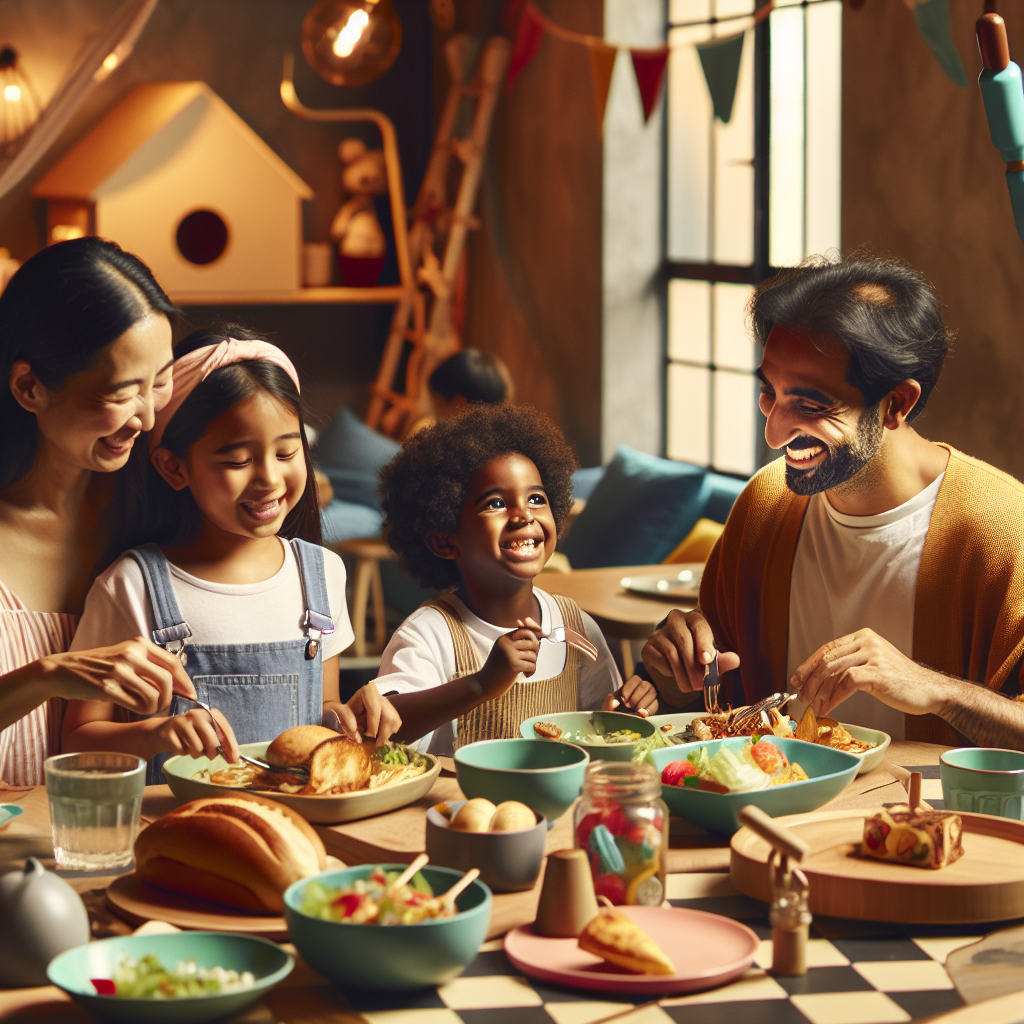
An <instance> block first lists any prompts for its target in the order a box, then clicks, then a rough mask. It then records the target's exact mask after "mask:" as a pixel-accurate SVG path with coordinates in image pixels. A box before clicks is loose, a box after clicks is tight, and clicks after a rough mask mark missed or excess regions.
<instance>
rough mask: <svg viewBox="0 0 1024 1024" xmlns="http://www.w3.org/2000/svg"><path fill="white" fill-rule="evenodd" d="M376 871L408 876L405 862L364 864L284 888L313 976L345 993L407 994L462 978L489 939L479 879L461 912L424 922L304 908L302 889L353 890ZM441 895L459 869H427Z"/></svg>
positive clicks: (459, 903) (296, 938) (487, 907)
mask: <svg viewBox="0 0 1024 1024" xmlns="http://www.w3.org/2000/svg"><path fill="white" fill-rule="evenodd" d="M376 867H382V868H384V869H386V870H388V871H404V870H405V869H406V868H407V867H408V865H407V864H361V865H360V866H359V867H354V868H343V869H340V870H338V871H325V872H323V873H322V874H319V875H316V876H315V877H314V878H304V879H302V881H299V882H295V883H294V884H293V885H291V886H289V887H288V889H287V890H285V894H284V918H285V921H287V922H288V937H289V938H290V939H291V940H292V942H293V943H294V944H295V948H296V949H297V950H298V951H299V953H300V954H301V956H302V959H303V960H305V961H306V963H308V964H309V966H310V967H312V968H313V970H315V971H319V972H320V973H321V974H322V975H323V976H324V977H325V978H329V979H330V980H331V981H333V982H334V983H335V984H337V985H341V986H342V987H344V988H363V989H378V990H387V991H389V992H408V991H411V990H413V989H418V988H428V987H430V986H431V985H443V984H444V983H445V982H446V981H451V979H452V978H454V977H456V976H457V975H459V974H461V973H462V972H463V971H464V970H465V969H466V966H467V965H468V964H469V962H470V961H471V960H472V959H473V958H474V957H475V956H476V954H477V950H478V949H479V948H480V945H481V943H483V941H484V940H485V939H486V938H487V928H488V926H489V925H490V923H491V890H490V889H488V888H487V886H486V885H484V884H483V882H481V881H480V880H479V879H477V880H476V881H474V882H471V883H470V885H469V887H468V888H467V889H465V890H464V891H463V892H462V893H461V895H459V896H458V897H457V898H456V900H455V906H456V907H457V908H458V911H459V912H458V913H457V914H456V915H455V916H454V917H439V918H434V919H433V920H430V921H420V922H419V923H418V924H393V925H383V924H345V923H344V922H342V921H321V920H320V919H319V918H316V917H307V916H306V915H305V914H303V913H302V911H301V910H299V907H300V905H301V903H302V890H303V889H305V887H306V886H307V885H308V884H309V883H310V882H312V881H317V882H319V883H320V884H321V885H324V886H327V887H328V888H331V889H340V888H345V887H347V886H351V885H352V884H353V883H354V882H355V881H356V880H357V879H360V878H366V877H367V876H368V875H369V874H370V873H371V872H372V871H373V870H374V868H376ZM423 875H424V876H425V877H426V879H427V881H428V882H429V883H430V887H431V888H432V889H433V890H434V892H435V893H437V894H438V895H441V893H443V892H447V890H448V889H450V888H451V887H452V886H453V885H454V884H455V883H456V882H457V881H458V880H459V879H460V878H461V877H462V872H461V871H452V870H451V869H450V868H436V867H426V868H424V869H423Z"/></svg>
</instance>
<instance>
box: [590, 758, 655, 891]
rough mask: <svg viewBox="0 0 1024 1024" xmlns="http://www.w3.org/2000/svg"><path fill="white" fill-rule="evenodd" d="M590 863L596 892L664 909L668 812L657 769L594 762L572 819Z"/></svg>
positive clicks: (635, 764)
mask: <svg viewBox="0 0 1024 1024" xmlns="http://www.w3.org/2000/svg"><path fill="white" fill-rule="evenodd" d="M573 823H574V826H575V837H576V844H577V845H578V846H579V847H581V848H582V849H584V850H586V851H587V853H588V855H589V857H590V870H591V872H592V874H593V876H594V891H595V892H596V893H597V895H598V896H607V897H608V899H609V900H610V901H611V902H612V903H614V904H616V905H619V906H621V905H622V904H627V903H628V904H640V905H642V906H648V907H656V906H660V905H661V902H662V900H663V899H664V897H665V861H666V852H667V850H668V808H667V807H666V806H665V803H664V801H663V800H662V799H661V779H660V778H659V777H658V772H657V769H656V768H655V767H654V765H651V764H646V763H636V762H633V761H592V762H591V763H590V765H589V766H588V767H587V773H586V776H585V777H584V780H583V793H582V795H581V797H580V801H579V803H578V804H577V805H576V811H575V814H574V817H573Z"/></svg>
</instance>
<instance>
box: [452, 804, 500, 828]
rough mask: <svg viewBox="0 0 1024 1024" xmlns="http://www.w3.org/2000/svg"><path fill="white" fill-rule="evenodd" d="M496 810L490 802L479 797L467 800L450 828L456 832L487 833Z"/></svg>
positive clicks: (453, 819)
mask: <svg viewBox="0 0 1024 1024" xmlns="http://www.w3.org/2000/svg"><path fill="white" fill-rule="evenodd" d="M495 810H496V808H495V806H494V804H492V803H491V801H490V800H488V799H486V798H485V797H482V796H478V797H474V798H473V799H472V800H467V801H466V802H465V803H464V804H463V805H462V807H460V808H459V811H458V813H457V814H456V815H455V817H454V818H452V821H451V824H450V825H449V826H448V827H449V828H450V829H454V830H455V831H456V832H487V831H489V830H490V827H491V819H492V818H493V817H494V812H495Z"/></svg>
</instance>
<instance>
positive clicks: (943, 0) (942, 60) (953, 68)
mask: <svg viewBox="0 0 1024 1024" xmlns="http://www.w3.org/2000/svg"><path fill="white" fill-rule="evenodd" d="M914 20H915V21H916V22H917V31H918V32H920V33H921V38H922V39H923V40H924V41H925V42H926V43H927V44H928V45H929V46H930V47H931V51H932V53H934V54H935V59H936V60H937V61H938V62H939V64H940V66H941V67H942V70H943V71H945V72H946V74H947V75H949V77H950V78H951V79H953V81H954V82H956V84H957V85H959V86H961V87H962V88H964V89H966V88H967V72H966V71H964V62H963V61H962V60H961V59H960V51H959V50H958V49H957V48H956V47H955V46H954V45H953V37H952V35H951V34H950V24H949V0H923V2H921V3H918V4H916V5H915V6H914Z"/></svg>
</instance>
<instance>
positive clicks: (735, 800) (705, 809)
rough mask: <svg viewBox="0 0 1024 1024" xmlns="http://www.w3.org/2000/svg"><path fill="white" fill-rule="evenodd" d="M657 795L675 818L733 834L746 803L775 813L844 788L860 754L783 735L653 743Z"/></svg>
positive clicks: (812, 803) (808, 805)
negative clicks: (658, 783) (657, 773)
mask: <svg viewBox="0 0 1024 1024" xmlns="http://www.w3.org/2000/svg"><path fill="white" fill-rule="evenodd" d="M650 759H651V761H652V762H653V763H654V766H655V767H656V768H657V769H658V770H659V771H660V772H661V786H662V789H661V798H662V799H663V800H664V801H665V803H666V804H668V808H669V810H670V811H671V812H672V813H673V814H674V815H676V816H677V817H679V818H684V819H685V820H686V821H689V822H692V823H693V824H694V825H699V826H700V827H701V828H706V829H707V830H708V831H709V832H719V833H723V834H725V835H732V833H733V832H735V831H736V830H737V829H738V828H739V827H740V820H739V812H740V810H741V808H743V807H745V806H746V805H747V804H754V805H755V806H757V807H760V808H761V810H763V811H764V812H765V813H766V814H770V815H771V816H772V817H773V818H774V817H778V816H779V815H781V814H799V813H801V812H804V811H813V810H816V809H817V808H818V807H821V806H822V805H823V804H826V803H828V801H829V800H831V799H832V797H834V796H836V795H837V794H839V793H841V792H842V791H843V790H844V789H845V788H846V787H847V786H848V785H849V784H850V783H851V782H852V781H853V778H854V776H855V775H856V774H857V770H858V768H859V767H860V761H859V760H858V759H857V758H856V757H854V756H853V755H852V754H848V753H846V752H845V751H842V750H834V749H832V748H831V747H825V746H819V745H818V744H811V743H804V742H803V741H802V740H795V739H791V738H786V737H779V736H769V737H768V738H764V737H761V736H746V737H743V736H735V737H733V736H730V737H726V738H724V739H719V740H708V741H707V742H698V743H684V744H680V745H679V746H676V747H671V748H663V749H661V750H655V751H654V752H653V753H652V754H651V758H650Z"/></svg>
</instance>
